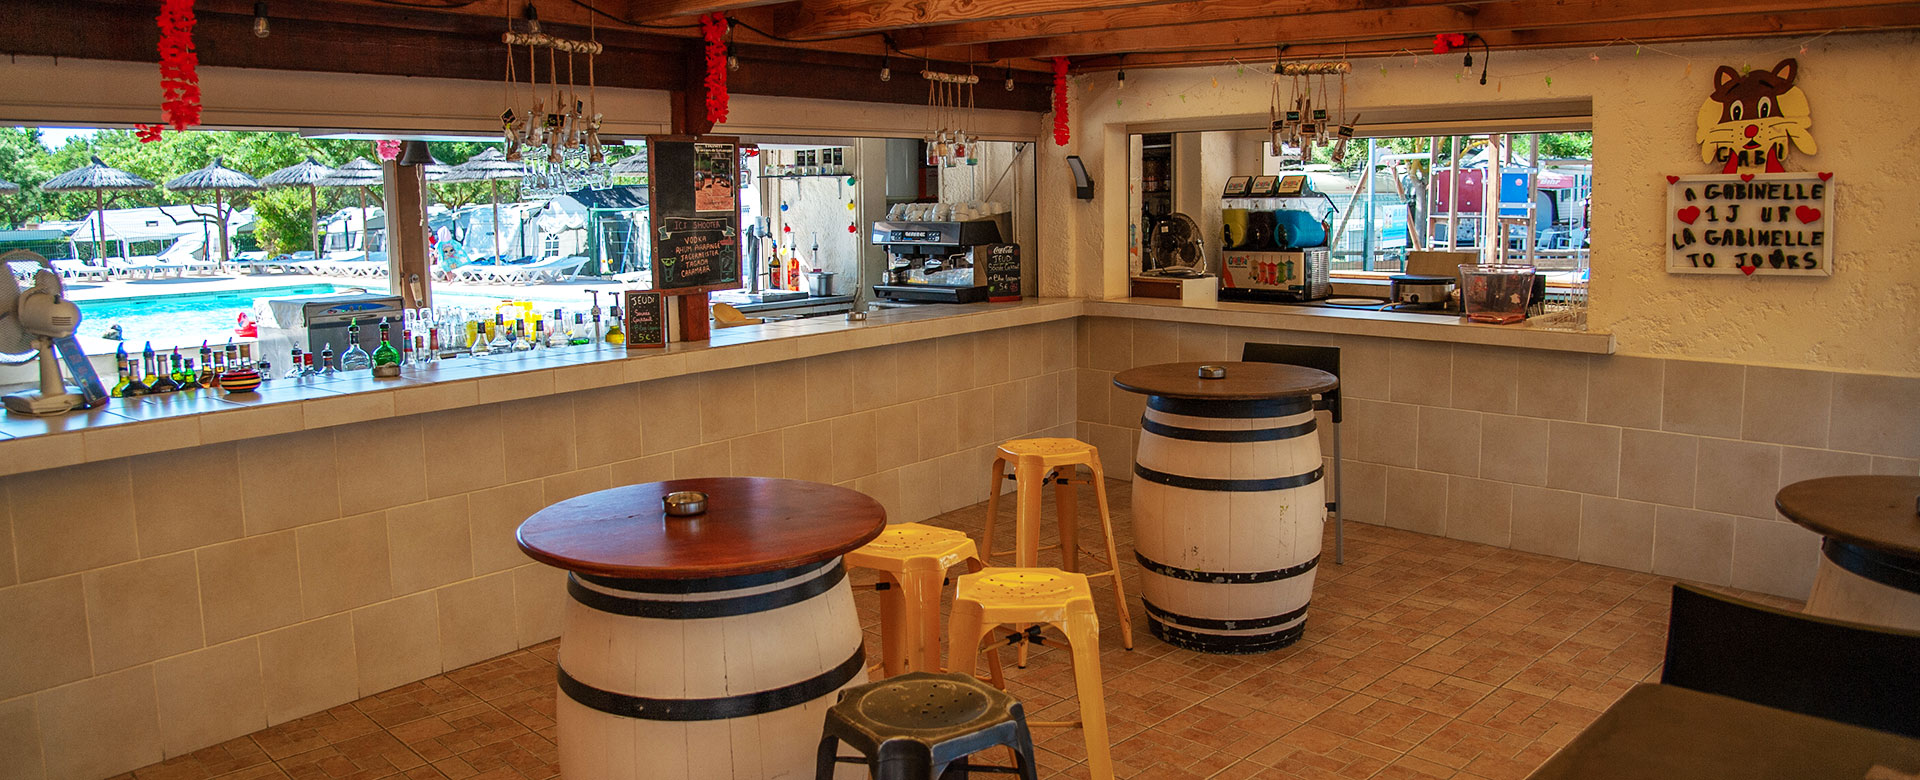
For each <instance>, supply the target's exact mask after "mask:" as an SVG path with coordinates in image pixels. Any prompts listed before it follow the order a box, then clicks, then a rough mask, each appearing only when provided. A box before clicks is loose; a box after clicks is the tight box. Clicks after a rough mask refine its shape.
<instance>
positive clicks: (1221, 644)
mask: <svg viewBox="0 0 1920 780" xmlns="http://www.w3.org/2000/svg"><path fill="white" fill-rule="evenodd" d="M1147 629H1148V630H1150V631H1152V632H1153V635H1154V636H1155V637H1156V638H1158V639H1159V640H1160V641H1162V642H1165V643H1167V644H1170V645H1173V646H1174V647H1182V648H1186V649H1188V650H1198V651H1200V652H1202V653H1216V654H1220V655H1251V654H1253V653H1266V652H1272V651H1274V650H1278V649H1280V648H1282V647H1286V646H1287V645H1290V644H1293V643H1294V642H1298V641H1300V635H1301V634H1303V633H1305V632H1306V630H1307V624H1306V623H1304V622H1303V623H1301V624H1300V625H1297V626H1294V627H1293V628H1287V629H1281V630H1279V631H1275V632H1273V633H1270V634H1228V635H1223V634H1201V633H1197V632H1193V631H1185V630H1182V629H1178V628H1174V627H1173V626H1169V625H1167V624H1165V623H1162V622H1160V621H1158V620H1155V619H1153V618H1152V617H1148V618H1147Z"/></svg>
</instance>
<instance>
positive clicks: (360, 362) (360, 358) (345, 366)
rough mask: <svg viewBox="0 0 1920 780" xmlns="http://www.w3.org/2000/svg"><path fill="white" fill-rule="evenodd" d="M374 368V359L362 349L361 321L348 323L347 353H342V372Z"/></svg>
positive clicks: (349, 321)
mask: <svg viewBox="0 0 1920 780" xmlns="http://www.w3.org/2000/svg"><path fill="white" fill-rule="evenodd" d="M370 368H373V357H372V356H370V355H368V354H367V351H366V350H364V349H361V348H360V321H359V320H357V319H355V320H348V321H347V351H345V352H342V353H340V370H341V371H366V370H367V369H370Z"/></svg>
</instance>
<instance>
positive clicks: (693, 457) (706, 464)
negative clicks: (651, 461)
mask: <svg viewBox="0 0 1920 780" xmlns="http://www.w3.org/2000/svg"><path fill="white" fill-rule="evenodd" d="M817 424H818V425H820V426H822V427H825V426H826V425H828V422H827V421H825V420H822V421H820V422H819V423H817ZM785 430H788V431H791V430H793V429H792V428H787V429H785ZM781 444H782V447H783V448H784V446H785V438H784V437H783V438H782V440H781ZM732 461H733V445H732V444H731V443H729V442H724V441H716V442H714V443H712V444H702V445H700V446H698V447H688V448H686V449H684V450H680V451H678V452H675V453H674V454H673V478H674V479H699V478H702V477H724V476H728V474H727V472H728V471H729V470H731V469H732V468H733V462H732ZM821 465H822V467H823V468H824V469H828V470H830V469H832V468H833V462H832V461H831V460H828V461H825V462H823V463H822V464H821ZM816 481H820V482H825V481H826V480H824V479H822V480H816Z"/></svg>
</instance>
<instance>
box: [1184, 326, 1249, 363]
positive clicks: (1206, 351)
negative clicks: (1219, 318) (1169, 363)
mask: <svg viewBox="0 0 1920 780" xmlns="http://www.w3.org/2000/svg"><path fill="white" fill-rule="evenodd" d="M1229 359H1234V360H1237V359H1239V356H1238V355H1229V354H1228V353H1227V330H1226V329H1225V328H1222V327H1219V326H1217V325H1190V324H1183V325H1181V326H1180V356H1179V358H1178V360H1179V362H1182V363H1191V362H1209V363H1210V362H1217V361H1224V360H1229Z"/></svg>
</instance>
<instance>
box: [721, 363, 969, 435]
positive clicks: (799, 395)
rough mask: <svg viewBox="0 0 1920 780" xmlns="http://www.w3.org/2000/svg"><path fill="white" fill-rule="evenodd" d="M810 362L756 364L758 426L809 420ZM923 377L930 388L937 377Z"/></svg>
mask: <svg viewBox="0 0 1920 780" xmlns="http://www.w3.org/2000/svg"><path fill="white" fill-rule="evenodd" d="M808 362H809V361H805V360H783V361H781V362H778V363H766V364H762V365H758V366H754V367H753V406H754V411H753V413H754V427H755V428H756V429H758V430H762V431H771V430H775V429H778V428H785V427H787V426H789V425H799V424H800V423H803V422H806V421H807V363H808ZM923 370H926V371H932V370H933V366H932V365H931V364H929V365H927V366H925V367H924V369H923ZM923 379H924V382H925V385H926V386H927V387H932V385H933V377H931V376H928V377H924V378H923ZM913 380H914V378H913V377H904V376H903V377H901V378H900V381H901V382H903V383H913ZM916 387H917V385H916Z"/></svg>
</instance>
